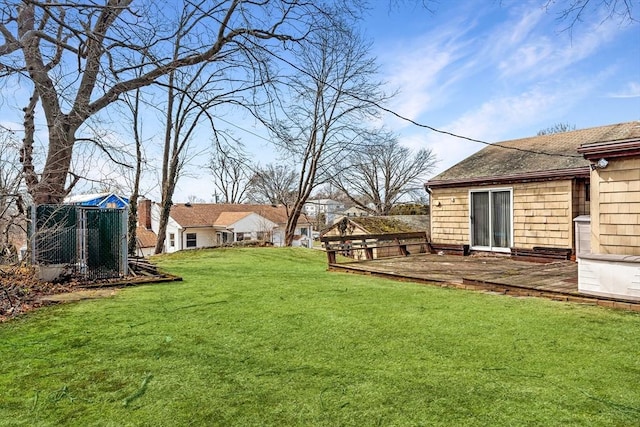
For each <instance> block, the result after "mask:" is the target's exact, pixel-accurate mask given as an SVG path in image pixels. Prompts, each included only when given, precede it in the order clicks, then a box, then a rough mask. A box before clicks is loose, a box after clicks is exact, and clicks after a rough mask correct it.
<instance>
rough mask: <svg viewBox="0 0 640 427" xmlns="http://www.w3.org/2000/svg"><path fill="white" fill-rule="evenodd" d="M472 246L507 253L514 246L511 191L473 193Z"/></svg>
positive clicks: (471, 198)
mask: <svg viewBox="0 0 640 427" xmlns="http://www.w3.org/2000/svg"><path fill="white" fill-rule="evenodd" d="M470 200H471V210H470V214H471V215H470V216H471V218H470V223H471V246H472V248H474V249H480V250H490V251H507V250H509V248H510V247H511V246H512V241H513V239H512V231H511V230H512V209H511V190H510V189H507V190H504V189H499V190H483V191H471V192H470Z"/></svg>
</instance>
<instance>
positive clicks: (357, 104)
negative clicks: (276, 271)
mask: <svg viewBox="0 0 640 427" xmlns="http://www.w3.org/2000/svg"><path fill="white" fill-rule="evenodd" d="M351 28H352V27H351V25H350V24H349V23H345V24H344V25H343V26H341V27H338V28H336V29H334V30H332V31H324V32H317V33H314V34H313V35H312V36H311V38H310V43H308V44H305V45H304V46H300V49H299V50H298V51H297V52H296V54H295V57H296V58H298V59H299V61H300V63H299V64H296V70H297V71H298V72H297V73H295V74H294V75H293V76H292V77H291V78H290V79H289V80H288V81H287V91H288V97H289V98H290V101H289V102H288V107H286V108H283V109H282V110H280V111H278V112H277V113H276V114H275V117H272V119H271V120H270V121H269V122H268V123H267V126H268V127H269V129H270V131H271V133H272V135H273V139H274V142H275V144H276V145H277V146H278V147H279V148H280V149H281V150H282V151H284V152H285V153H287V155H288V157H289V158H291V159H292V161H293V162H295V164H296V166H297V168H298V169H297V170H298V177H297V184H296V190H295V198H294V200H293V202H292V203H291V204H290V205H288V212H287V215H288V219H287V225H286V229H285V244H286V245H288V246H289V245H291V243H292V241H293V236H294V232H295V228H296V224H297V222H298V219H299V217H300V215H301V213H302V208H303V206H304V204H305V203H306V201H307V199H308V198H309V195H310V194H311V192H312V191H313V190H314V189H315V188H316V187H317V186H318V185H320V184H322V183H324V182H326V180H327V177H328V176H329V175H330V174H331V173H333V171H332V165H333V164H335V163H336V162H337V161H338V159H340V158H341V157H342V156H344V155H345V153H347V152H349V151H350V150H354V149H356V148H357V147H356V145H357V143H358V141H359V140H360V137H361V134H362V126H363V123H366V121H367V120H369V119H371V118H372V117H373V116H375V114H376V110H375V109H374V108H373V106H372V105H373V104H372V103H376V102H382V101H383V100H384V99H385V97H384V95H383V94H382V93H381V92H380V89H379V88H380V83H379V82H377V81H373V78H374V76H375V74H376V66H375V62H374V60H373V58H371V57H370V56H369V45H368V44H367V43H365V42H364V41H363V39H362V38H361V37H360V36H359V35H358V34H357V33H355V32H354V31H353V30H352V29H351Z"/></svg>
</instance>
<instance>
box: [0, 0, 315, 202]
mask: <svg viewBox="0 0 640 427" xmlns="http://www.w3.org/2000/svg"><path fill="white" fill-rule="evenodd" d="M172 6H173V7H175V8H176V10H177V11H178V13H172V12H167V11H166V10H164V9H166V8H168V7H172ZM180 11H185V15H183V16H185V17H186V20H185V21H184V22H183V23H182V27H181V28H180V30H179V33H180V34H182V35H183V38H184V40H185V41H186V42H188V43H184V44H182V45H181V48H180V49H178V50H177V51H176V50H174V46H175V44H174V41H175V38H176V34H177V33H178V32H176V30H175V26H174V25H172V23H170V22H168V21H167V19H170V17H172V16H175V15H176V14H179V13H180ZM323 14H324V12H323V5H316V4H315V2H310V1H308V0H264V1H260V2H254V1H239V0H233V1H232V0H228V1H209V0H183V1H181V2H180V3H179V4H175V3H169V4H165V3H161V2H153V1H148V2H144V1H139V2H138V1H136V2H134V1H133V0H107V1H105V2H104V3H102V4H98V3H95V2H79V1H74V0H72V1H71V2H64V3H57V2H50V1H48V0H29V1H11V0H6V1H4V2H3V5H2V13H1V14H0V36H1V37H2V39H3V41H2V42H0V65H1V67H0V68H1V70H2V71H1V73H2V75H3V76H4V77H5V82H7V80H6V79H7V78H11V79H13V81H21V82H22V83H24V80H26V81H28V82H29V83H30V84H31V85H32V88H33V93H32V96H31V99H30V100H29V101H28V102H27V101H25V104H24V105H25V108H24V112H25V115H24V117H25V138H24V141H23V156H22V159H23V161H22V166H23V173H24V176H25V182H26V184H27V186H28V189H29V192H30V193H31V194H32V195H33V198H34V200H35V202H36V203H58V202H61V201H62V199H63V198H64V196H65V195H66V194H68V192H69V191H70V188H71V187H72V186H73V185H74V184H75V182H76V181H77V179H78V177H73V176H71V177H70V176H69V172H70V165H71V162H72V158H73V155H74V148H75V147H76V144H77V141H78V137H79V133H80V134H81V133H82V131H83V129H84V127H85V126H86V123H87V121H88V120H89V119H90V118H92V117H95V116H96V115H98V114H99V113H100V112H102V111H103V110H105V108H107V107H108V106H110V105H111V104H113V103H114V102H115V101H117V100H119V99H121V96H122V95H123V94H124V93H125V92H128V91H131V90H135V89H136V88H140V87H144V86H148V85H151V84H153V83H154V82H156V81H157V80H158V79H159V78H161V77H163V76H166V75H168V74H169V73H171V72H173V71H175V70H178V69H181V68H184V67H192V66H196V65H198V64H202V63H206V62H209V63H211V62H216V61H219V60H221V59H222V58H223V57H224V56H225V53H226V49H227V48H228V47H236V48H237V47H238V46H242V45H247V44H256V45H263V46H264V45H266V44H268V43H269V40H277V41H287V40H296V39H299V38H302V37H304V35H305V34H307V32H308V31H310V28H311V27H313V25H314V21H315V20H316V17H317V16H319V15H323ZM268 48H275V47H274V46H273V43H272V44H271V45H270V46H268ZM7 84H8V83H7ZM37 107H38V108H37ZM36 113H38V114H40V113H42V114H43V116H44V120H45V122H46V123H45V125H44V126H41V125H40V124H39V122H38V121H37V120H35V115H36ZM38 132H46V133H47V142H46V145H47V148H46V150H47V154H46V156H44V157H45V160H44V164H43V165H38V164H35V163H34V162H33V151H34V141H35V138H36V135H37V134H38ZM38 169H40V171H38Z"/></svg>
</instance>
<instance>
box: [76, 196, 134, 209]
mask: <svg viewBox="0 0 640 427" xmlns="http://www.w3.org/2000/svg"><path fill="white" fill-rule="evenodd" d="M64 203H65V204H67V205H79V206H95V207H98V208H111V209H124V208H126V207H127V206H129V199H128V198H126V197H122V196H118V195H117V194H115V193H96V194H79V195H77V196H68V197H66V198H65V199H64Z"/></svg>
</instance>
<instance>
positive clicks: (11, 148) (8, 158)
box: [0, 130, 26, 264]
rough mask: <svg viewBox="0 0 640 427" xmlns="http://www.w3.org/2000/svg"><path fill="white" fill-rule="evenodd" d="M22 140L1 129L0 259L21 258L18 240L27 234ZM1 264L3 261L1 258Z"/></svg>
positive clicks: (13, 259) (12, 259)
mask: <svg viewBox="0 0 640 427" xmlns="http://www.w3.org/2000/svg"><path fill="white" fill-rule="evenodd" d="M18 145H19V144H18V141H17V140H16V138H15V137H14V135H13V133H12V132H11V131H7V130H2V132H0V260H4V261H5V262H6V261H7V257H8V259H9V260H11V261H15V260H17V249H18V248H16V247H15V245H14V242H15V241H19V240H22V239H21V238H20V237H21V236H22V237H24V236H26V230H25V226H26V218H25V206H24V205H25V203H24V194H23V192H24V188H23V185H22V184H23V182H22V174H21V171H20V160H19V158H18ZM0 264H2V262H1V261H0Z"/></svg>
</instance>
